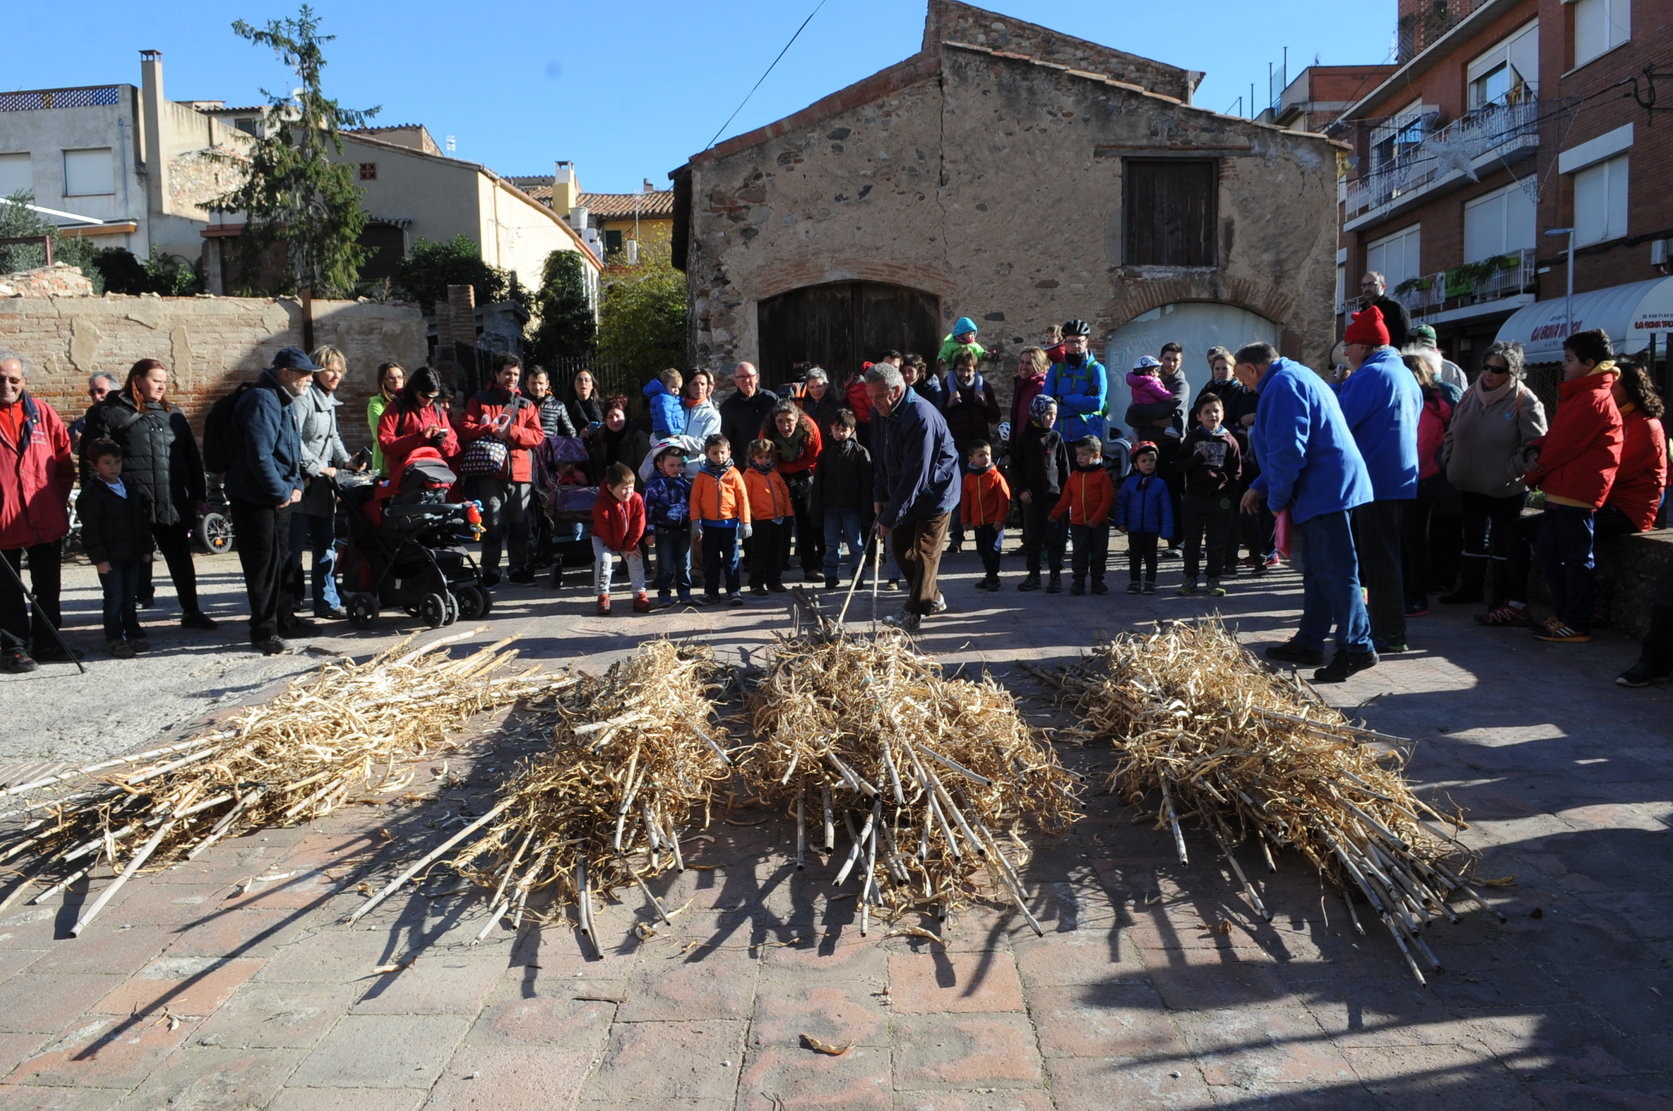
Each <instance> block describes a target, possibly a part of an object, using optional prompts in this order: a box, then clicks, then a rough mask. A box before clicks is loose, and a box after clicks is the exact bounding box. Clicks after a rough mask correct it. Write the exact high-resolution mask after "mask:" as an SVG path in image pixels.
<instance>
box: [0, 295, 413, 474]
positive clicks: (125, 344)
mask: <svg viewBox="0 0 1673 1111" xmlns="http://www.w3.org/2000/svg"><path fill="white" fill-rule="evenodd" d="M71 272H72V273H74V271H73V270H72V271H71ZM5 280H8V279H0V281H5ZM314 341H315V343H317V344H330V345H332V346H334V347H337V348H339V349H341V350H342V351H343V352H344V354H345V355H346V356H347V358H348V364H349V373H348V376H347V377H346V378H345V379H344V380H343V384H342V386H341V387H340V388H339V391H338V396H340V397H341V398H342V399H343V403H344V409H343V418H342V431H343V439H344V441H345V442H346V443H347V444H348V445H349V447H350V449H351V450H352V449H354V448H356V447H360V446H363V445H366V444H368V443H369V442H370V440H371V431H370V429H369V428H368V427H367V424H366V421H365V420H364V414H365V408H366V401H367V399H368V398H369V397H370V396H371V394H372V393H373V391H375V390H376V388H377V384H376V383H375V382H374V381H373V377H372V376H373V373H374V370H375V368H376V366H377V364H378V363H380V362H384V361H386V360H389V359H394V360H396V361H398V362H401V363H403V364H404V365H406V366H407V367H408V368H411V367H414V366H418V365H420V364H422V363H423V362H424V360H425V342H424V319H423V317H422V316H421V315H420V314H419V311H418V309H417V307H416V306H414V305H409V304H380V303H375V302H371V301H315V302H314ZM301 344H302V317H301V306H300V305H299V304H298V303H297V302H296V301H294V300H290V299H288V298H279V299H268V298H241V297H157V296H154V295H145V296H140V297H126V296H120V295H116V294H109V295H106V296H104V297H90V296H80V297H76V296H59V297H43V296H11V297H6V296H0V346H5V347H9V348H12V349H14V350H16V351H17V352H19V353H20V354H22V355H23V357H24V358H25V359H26V360H28V363H29V391H30V392H31V393H32V394H34V395H35V396H36V397H39V398H41V399H43V400H45V401H46V402H47V403H48V404H50V405H52V406H53V408H55V409H57V410H58V411H59V413H60V414H62V415H63V416H64V418H65V421H66V423H67V422H68V421H70V420H73V419H74V418H75V417H78V416H80V415H81V414H82V413H83V412H84V411H85V410H86V407H87V396H86V388H87V376H88V375H89V374H91V373H93V372H94V371H108V372H110V373H112V374H114V375H116V376H117V377H118V378H119V379H122V378H125V377H126V376H127V372H128V368H129V367H131V366H132V365H133V364H134V363H135V362H136V361H138V360H139V359H142V358H156V359H162V360H163V361H164V362H166V363H167V364H168V365H169V369H170V374H171V378H170V382H169V399H170V400H171V401H173V402H174V403H175V404H177V405H179V406H180V407H181V408H182V409H184V410H185V411H186V414H187V416H189V417H190V418H191V419H192V423H193V424H194V425H196V426H197V427H198V429H199V430H200V432H201V429H202V422H203V418H204V416H205V415H206V414H207V413H208V411H209V406H210V405H211V404H213V403H214V401H215V399H216V398H218V397H220V396H221V395H222V394H224V393H226V392H227V391H228V390H229V389H231V388H232V387H233V386H234V385H235V384H236V383H238V382H240V381H245V380H249V379H253V378H254V377H255V376H256V375H257V374H258V373H259V372H260V369H261V368H262V367H264V366H266V365H267V364H268V362H270V361H271V359H272V356H273V354H274V352H276V351H278V349H279V348H281V347H285V346H287V345H297V346H300V345H301Z"/></svg>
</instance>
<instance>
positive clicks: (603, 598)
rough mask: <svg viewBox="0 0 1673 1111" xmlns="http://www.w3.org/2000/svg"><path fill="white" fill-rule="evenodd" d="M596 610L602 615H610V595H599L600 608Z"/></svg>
mask: <svg viewBox="0 0 1673 1111" xmlns="http://www.w3.org/2000/svg"><path fill="white" fill-rule="evenodd" d="M594 612H595V613H597V614H598V616H600V617H609V616H610V595H608V594H600V595H599V596H598V609H597V610H595V611H594Z"/></svg>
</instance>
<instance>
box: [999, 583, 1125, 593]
mask: <svg viewBox="0 0 1673 1111" xmlns="http://www.w3.org/2000/svg"><path fill="white" fill-rule="evenodd" d="M995 589H998V588H997V587H995ZM1109 592H1110V587H1109V583H1107V582H1105V581H1104V580H1103V579H1099V580H1098V581H1097V582H1095V583H1093V584H1092V593H1094V594H1108V593H1109Z"/></svg>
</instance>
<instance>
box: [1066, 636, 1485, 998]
mask: <svg viewBox="0 0 1673 1111" xmlns="http://www.w3.org/2000/svg"><path fill="white" fill-rule="evenodd" d="M1040 674H1042V675H1043V676H1044V677H1045V678H1047V679H1048V680H1050V681H1051V682H1053V683H1054V684H1055V685H1056V686H1057V687H1058V688H1059V689H1060V690H1061V691H1062V692H1063V694H1064V696H1065V698H1066V700H1067V701H1068V702H1069V703H1070V704H1071V705H1072V706H1073V707H1074V709H1075V712H1076V713H1077V714H1078V716H1079V718H1080V721H1081V731H1082V733H1083V734H1085V735H1086V736H1088V737H1091V738H1095V739H1097V740H1101V741H1108V742H1109V743H1111V744H1113V745H1114V746H1115V750H1116V754H1117V761H1116V766H1115V770H1114V771H1113V772H1112V773H1111V775H1110V778H1109V786H1110V788H1111V790H1114V791H1119V792H1121V793H1122V794H1123V795H1124V796H1125V797H1126V798H1127V799H1128V801H1129V802H1131V803H1132V804H1133V805H1135V806H1139V807H1145V808H1148V807H1150V806H1154V807H1155V808H1156V810H1157V828H1159V829H1168V830H1170V831H1171V833H1172V835H1173V839H1174V843H1175V845H1176V847H1177V849H1178V852H1179V860H1180V863H1181V864H1184V863H1186V862H1187V861H1186V856H1187V853H1186V844H1185V835H1184V831H1183V829H1182V828H1181V825H1182V822H1183V821H1186V820H1189V819H1192V818H1195V819H1196V820H1197V821H1198V822H1200V823H1201V824H1202V825H1203V826H1204V827H1206V828H1207V829H1208V831H1209V833H1210V834H1211V835H1212V836H1213V838H1214V840H1215V843H1216V845H1217V846H1218V847H1219V849H1220V851H1221V853H1222V854H1223V855H1224V857H1225V859H1226V861H1227V863H1228V864H1229V866H1230V867H1231V869H1232V871H1233V872H1234V874H1235V875H1236V876H1237V879H1238V882H1239V884H1240V886H1241V887H1242V889H1243V891H1244V893H1245V895H1246V896H1247V897H1248V899H1249V901H1250V902H1251V904H1253V906H1254V908H1255V910H1256V911H1258V912H1259V913H1260V914H1261V916H1262V917H1263V918H1265V919H1268V920H1270V919H1271V917H1272V914H1271V912H1270V911H1268V910H1267V909H1266V907H1265V906H1264V904H1263V903H1262V902H1261V898H1260V895H1259V893H1258V892H1257V891H1256V890H1255V887H1254V885H1253V884H1252V883H1250V882H1249V880H1248V877H1247V876H1246V875H1245V874H1244V872H1243V869H1242V866H1241V865H1240V864H1239V863H1238V861H1237V859H1236V857H1235V856H1234V855H1233V849H1234V848H1235V847H1236V846H1237V845H1239V844H1241V843H1242V842H1243V841H1245V840H1247V839H1248V838H1250V837H1253V838H1254V840H1255V841H1256V843H1257V844H1258V846H1259V848H1260V850H1261V852H1262V853H1263V854H1264V859H1265V861H1266V864H1267V867H1268V868H1269V869H1273V870H1275V864H1274V861H1273V855H1272V850H1273V849H1274V848H1277V849H1285V848H1288V849H1294V850H1295V851H1297V852H1299V853H1301V854H1302V855H1303V856H1305V857H1306V858H1307V860H1308V861H1310V862H1311V863H1312V864H1313V866H1314V867H1316V868H1317V869H1318V870H1319V871H1320V873H1321V874H1322V875H1324V876H1325V878H1326V879H1328V880H1329V881H1331V882H1332V883H1333V884H1336V885H1338V886H1340V887H1342V888H1343V889H1344V893H1346V892H1347V891H1358V892H1359V893H1360V894H1362V895H1363V896H1364V898H1365V901H1366V902H1367V903H1368V904H1369V905H1370V906H1371V908H1372V909H1373V910H1374V911H1375V912H1376V914H1377V915H1378V917H1379V918H1380V919H1381V920H1382V922H1383V924H1384V925H1385V926H1386V927H1387V928H1388V931H1389V933H1390V934H1391V935H1392V936H1393V938H1394V941H1395V944H1396V945H1398V946H1399V949H1400V953H1401V955H1402V957H1404V958H1405V961H1406V964H1407V966H1408V967H1409V968H1410V969H1411V971H1412V973H1413V975H1415V976H1416V977H1417V978H1418V980H1419V981H1420V982H1421V981H1423V973H1422V972H1421V970H1420V969H1419V968H1418V964H1417V960H1416V957H1421V958H1422V959H1423V960H1424V961H1425V962H1426V963H1427V964H1428V965H1430V966H1431V967H1432V968H1437V969H1438V968H1439V967H1440V962H1439V961H1437V960H1436V959H1435V956H1434V954H1433V952H1431V951H1430V948H1429V946H1428V944H1427V943H1426V942H1425V940H1424V938H1423V936H1422V934H1421V930H1422V928H1423V927H1424V926H1425V925H1427V924H1429V923H1430V922H1432V921H1434V920H1435V919H1436V918H1438V917H1442V916H1444V917H1446V918H1448V919H1451V920H1453V921H1456V920H1457V918H1456V915H1454V914H1453V912H1452V910H1451V909H1450V907H1449V906H1448V905H1447V898H1448V896H1449V895H1450V894H1451V893H1452V892H1454V891H1458V890H1462V891H1464V892H1465V893H1466V894H1468V895H1469V896H1471V897H1472V898H1474V899H1475V900H1476V901H1477V902H1481V898H1480V896H1479V895H1477V894H1476V893H1475V892H1474V891H1473V890H1472V889H1471V888H1469V887H1468V886H1467V885H1466V884H1465V883H1464V882H1463V880H1462V879H1461V878H1460V876H1459V874H1458V872H1457V871H1455V870H1454V868H1453V867H1452V866H1451V864H1450V863H1449V861H1450V860H1451V858H1453V857H1454V856H1456V855H1458V854H1460V853H1462V852H1463V846H1462V845H1461V844H1459V843H1458V841H1457V840H1455V839H1454V837H1453V836H1452V834H1451V833H1450V832H1447V831H1446V830H1444V829H1443V828H1441V827H1442V826H1445V825H1450V826H1451V827H1452V829H1454V830H1456V829H1461V828H1463V823H1462V820H1461V819H1448V818H1444V817H1443V816H1442V815H1441V814H1439V813H1438V812H1436V811H1435V810H1434V809H1432V808H1431V807H1429V806H1428V805H1427V804H1425V803H1424V802H1423V801H1422V800H1421V799H1419V798H1418V797H1417V796H1416V795H1414V794H1413V793H1412V791H1411V789H1410V788H1409V787H1408V786H1407V785H1406V782H1405V780H1404V778H1402V776H1401V766H1402V764H1403V760H1402V758H1401V756H1400V753H1399V752H1398V751H1396V750H1394V749H1392V748H1390V747H1388V746H1387V745H1386V744H1384V743H1383V742H1387V741H1391V740H1396V738H1389V737H1384V736H1382V735H1381V734H1376V733H1372V732H1370V731H1369V730H1363V729H1358V728H1355V727H1354V726H1353V725H1351V724H1350V723H1349V722H1348V721H1347V720H1346V719H1345V718H1344V717H1343V716H1342V715H1341V714H1340V713H1339V712H1337V711H1336V710H1334V709H1331V708H1330V707H1328V706H1325V705H1323V704H1322V703H1320V702H1319V701H1318V700H1317V698H1316V697H1311V696H1309V692H1307V691H1304V690H1303V689H1302V688H1301V687H1300V686H1299V685H1297V684H1295V683H1293V682H1292V681H1290V680H1286V679H1284V678H1281V677H1279V676H1277V675H1274V674H1273V673H1272V672H1270V671H1268V670H1267V669H1266V668H1265V667H1263V666H1262V665H1261V664H1260V663H1259V662H1258V661H1256V660H1255V658H1254V657H1253V656H1251V655H1250V654H1249V653H1248V652H1247V651H1246V650H1245V649H1244V648H1243V647H1242V646H1241V645H1240V644H1239V643H1238V641H1237V638H1236V637H1235V636H1233V635H1232V634H1231V633H1229V632H1227V631H1226V629H1225V627H1224V626H1223V625H1221V624H1220V622H1219V621H1218V620H1214V619H1211V620H1204V621H1200V622H1193V623H1186V622H1181V623H1176V624H1170V625H1166V626H1164V627H1163V628H1161V629H1160V630H1159V631H1157V632H1156V633H1154V634H1150V635H1142V634H1124V635H1122V636H1119V637H1116V638H1115V639H1113V640H1111V641H1107V642H1105V643H1103V644H1100V645H1099V646H1098V647H1097V648H1096V649H1094V650H1093V651H1092V653H1091V654H1090V655H1088V656H1087V657H1085V658H1084V659H1082V660H1081V661H1080V662H1079V663H1077V664H1075V665H1073V666H1071V667H1069V668H1067V669H1066V670H1064V671H1063V672H1061V673H1056V674H1049V675H1048V674H1045V673H1040ZM1481 905H1482V906H1483V907H1484V908H1485V907H1486V903H1484V902H1483V903H1481ZM1348 914H1349V916H1350V918H1351V919H1352V921H1353V924H1354V926H1355V928H1356V929H1358V930H1360V932H1361V933H1363V932H1364V931H1363V928H1362V927H1361V926H1360V923H1359V918H1358V916H1357V914H1356V912H1355V910H1354V906H1353V903H1352V901H1351V899H1349V900H1348ZM1414 955H1415V956H1414Z"/></svg>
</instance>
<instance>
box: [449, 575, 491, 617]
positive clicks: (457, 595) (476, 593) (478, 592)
mask: <svg viewBox="0 0 1673 1111" xmlns="http://www.w3.org/2000/svg"><path fill="white" fill-rule="evenodd" d="M453 600H454V602H455V603H457V604H458V607H459V616H460V617H461V618H463V619H464V620H466V621H475V620H476V619H477V618H479V617H487V616H488V611H489V610H491V609H493V608H494V598H493V595H491V594H489V593H488V591H487V590H485V589H484V588H482V587H480V586H478V585H477V584H475V583H469V584H467V585H465V586H461V587H460V588H459V589H458V590H455V591H454V592H453Z"/></svg>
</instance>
